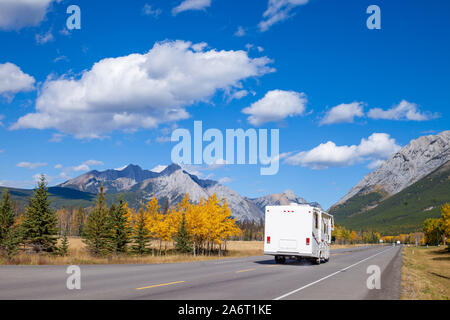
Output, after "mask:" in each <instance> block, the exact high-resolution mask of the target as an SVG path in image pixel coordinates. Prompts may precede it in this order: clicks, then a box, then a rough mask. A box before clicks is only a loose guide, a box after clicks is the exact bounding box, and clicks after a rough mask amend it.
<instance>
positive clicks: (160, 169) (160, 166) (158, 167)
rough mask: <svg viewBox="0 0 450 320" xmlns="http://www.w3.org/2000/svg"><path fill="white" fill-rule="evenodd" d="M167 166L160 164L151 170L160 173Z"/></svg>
mask: <svg viewBox="0 0 450 320" xmlns="http://www.w3.org/2000/svg"><path fill="white" fill-rule="evenodd" d="M166 168H167V166H163V165H161V164H159V165H157V166H156V167H154V168H153V169H151V170H150V171H153V172H156V173H160V172H162V171H164V169H166Z"/></svg>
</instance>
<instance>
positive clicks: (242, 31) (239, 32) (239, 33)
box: [234, 26, 245, 37]
mask: <svg viewBox="0 0 450 320" xmlns="http://www.w3.org/2000/svg"><path fill="white" fill-rule="evenodd" d="M234 35H235V36H236V37H243V36H245V29H244V28H243V27H242V26H239V27H238V29H237V30H236V32H235V33H234Z"/></svg>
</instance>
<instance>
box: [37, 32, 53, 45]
mask: <svg viewBox="0 0 450 320" xmlns="http://www.w3.org/2000/svg"><path fill="white" fill-rule="evenodd" d="M35 39H36V42H37V43H38V44H46V43H47V42H51V41H53V40H55V38H54V37H53V34H52V31H51V30H49V31H48V32H46V33H44V34H36V36H35Z"/></svg>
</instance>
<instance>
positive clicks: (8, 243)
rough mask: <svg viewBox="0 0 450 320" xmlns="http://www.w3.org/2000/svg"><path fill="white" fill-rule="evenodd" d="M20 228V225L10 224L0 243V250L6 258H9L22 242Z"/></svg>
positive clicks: (15, 252) (14, 253)
mask: <svg viewBox="0 0 450 320" xmlns="http://www.w3.org/2000/svg"><path fill="white" fill-rule="evenodd" d="M22 234H23V233H22V229H21V227H20V226H12V227H11V228H9V229H8V231H7V232H6V234H5V237H4V238H3V239H2V241H1V243H0V249H1V250H0V251H1V252H2V253H4V254H5V256H6V257H7V258H8V260H11V259H12V258H13V257H14V256H15V255H16V254H17V251H18V249H19V245H20V244H21V243H22V241H23V238H22Z"/></svg>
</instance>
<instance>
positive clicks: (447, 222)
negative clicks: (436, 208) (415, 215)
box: [423, 203, 450, 250]
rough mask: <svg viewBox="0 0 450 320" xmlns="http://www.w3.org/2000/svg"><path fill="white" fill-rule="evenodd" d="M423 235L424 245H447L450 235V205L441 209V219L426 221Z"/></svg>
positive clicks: (445, 205)
mask: <svg viewBox="0 0 450 320" xmlns="http://www.w3.org/2000/svg"><path fill="white" fill-rule="evenodd" d="M423 233H424V235H425V237H424V239H423V244H429V245H438V244H441V243H442V244H444V245H445V244H446V243H447V236H448V235H450V203H446V204H444V205H443V206H442V207H441V217H440V218H436V219H426V220H425V221H424V222H423ZM449 250H450V245H449Z"/></svg>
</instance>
